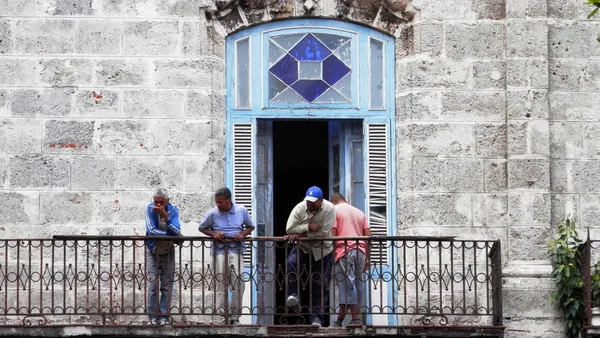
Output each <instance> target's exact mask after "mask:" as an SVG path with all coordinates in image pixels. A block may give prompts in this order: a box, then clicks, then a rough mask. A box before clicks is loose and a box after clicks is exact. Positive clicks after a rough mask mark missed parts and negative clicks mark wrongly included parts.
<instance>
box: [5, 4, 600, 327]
mask: <svg viewBox="0 0 600 338" xmlns="http://www.w3.org/2000/svg"><path fill="white" fill-rule="evenodd" d="M581 2H582V1H579V0H445V1H441V0H412V1H410V0H395V1H394V0H383V1H381V0H380V1H374V0H373V1H370V0H360V1H358V0H306V1H300V0H265V1H250V0H248V1H209V0H0V115H1V116H2V121H1V124H0V130H1V131H2V134H1V135H2V137H1V138H0V149H1V151H2V154H3V155H2V160H1V164H2V165H0V179H1V183H2V187H3V190H2V192H0V194H1V195H2V196H3V200H4V203H6V204H5V207H4V208H3V209H2V210H3V211H2V214H3V215H4V217H3V218H2V219H3V220H2V221H0V223H2V224H1V226H0V233H1V234H2V238H14V237H42V238H48V237H50V236H52V235H55V234H142V233H143V228H142V226H141V224H142V221H143V216H144V215H143V212H142V210H143V206H144V205H146V204H147V202H148V201H149V200H150V193H149V192H150V191H151V189H152V188H153V187H155V186H159V185H160V186H164V187H167V188H169V189H171V190H172V191H173V192H174V196H173V200H174V201H176V202H177V204H178V205H180V207H181V213H182V220H183V221H184V222H185V226H184V232H185V233H186V234H189V235H195V234H197V231H196V224H197V220H198V219H199V217H200V215H201V213H202V212H203V211H205V210H206V209H207V208H208V207H210V206H211V193H212V191H213V190H214V189H215V188H217V187H218V186H220V185H222V184H223V181H224V179H223V177H224V176H223V175H224V173H223V167H224V156H225V142H224V135H225V94H226V93H225V79H224V71H225V59H224V55H225V37H226V36H227V34H229V33H230V32H233V31H235V30H238V29H242V28H244V27H246V26H250V25H254V24H258V23H260V22H264V21H269V20H275V19H285V18H293V17H305V16H315V17H330V18H337V19H340V20H350V21H353V22H359V23H363V24H365V25H367V26H371V27H374V28H377V29H381V30H383V31H386V32H388V33H390V34H392V35H394V36H396V41H397V43H396V98H397V100H396V116H397V140H396V142H397V159H398V163H397V170H398V174H397V175H398V181H397V187H398V210H399V220H400V222H399V233H400V234H406V235H417V234H419V235H441V234H444V235H449V234H452V235H457V236H460V237H461V238H484V239H496V238H497V239H501V240H502V243H503V259H504V262H505V266H504V271H505V284H504V290H505V291H504V315H505V317H506V319H505V325H506V326H507V332H506V333H507V337H510V338H512V337H561V336H562V331H563V328H562V323H561V321H560V320H559V318H560V314H559V313H558V312H557V311H556V310H555V309H554V307H553V306H552V305H551V303H550V293H551V291H552V289H553V285H552V282H551V280H550V279H549V278H548V277H549V271H550V267H549V265H548V258H547V255H546V243H547V241H548V239H549V238H550V237H551V236H552V234H553V229H554V227H555V224H556V221H557V220H558V219H560V218H561V217H562V216H564V215H566V214H570V215H573V216H575V217H577V219H578V220H579V224H580V226H581V227H590V228H591V229H592V230H594V229H595V228H596V227H597V225H596V224H595V223H596V222H597V219H596V217H597V216H598V215H599V210H600V198H599V197H598V196H599V195H598V194H599V193H600V178H599V176H598V171H599V168H600V161H599V160H598V159H599V158H600V155H599V154H600V153H599V150H600V122H599V121H600V114H598V107H600V96H599V95H598V93H599V92H600V44H598V43H596V42H595V36H596V35H597V33H598V31H600V23H599V22H598V21H589V20H587V19H586V17H585V16H586V13H587V9H586V8H585V7H584V6H583V5H581ZM592 234H598V232H596V231H592Z"/></svg>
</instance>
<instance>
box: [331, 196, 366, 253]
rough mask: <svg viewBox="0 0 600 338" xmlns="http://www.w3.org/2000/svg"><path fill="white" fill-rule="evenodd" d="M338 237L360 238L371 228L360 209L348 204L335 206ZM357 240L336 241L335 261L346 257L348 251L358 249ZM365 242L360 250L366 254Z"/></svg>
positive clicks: (361, 244) (362, 242)
mask: <svg viewBox="0 0 600 338" xmlns="http://www.w3.org/2000/svg"><path fill="white" fill-rule="evenodd" d="M333 228H334V229H336V236H337V237H360V236H363V229H368V228H369V223H368V222H367V217H366V216H365V214H364V213H363V212H362V211H360V209H358V208H356V207H353V206H351V205H350V204H348V203H344V202H342V203H339V204H337V205H336V206H335V223H334V224H333ZM356 244H357V241H356V240H348V241H336V243H335V255H334V257H335V261H336V262H337V261H338V260H339V259H340V258H342V257H344V255H345V254H346V252H347V251H350V250H352V249H354V248H356ZM366 246H367V245H366V243H365V241H360V242H359V246H358V249H359V250H360V251H362V252H363V253H366Z"/></svg>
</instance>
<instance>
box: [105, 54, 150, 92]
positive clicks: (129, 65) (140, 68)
mask: <svg viewBox="0 0 600 338" xmlns="http://www.w3.org/2000/svg"><path fill="white" fill-rule="evenodd" d="M96 67H97V73H96V74H97V75H96V76H97V84H98V85H100V86H109V87H112V86H139V85H144V84H146V82H147V81H148V73H149V69H150V66H149V65H148V63H147V60H141V59H109V60H101V61H98V62H97V66H96Z"/></svg>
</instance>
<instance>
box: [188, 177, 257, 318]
mask: <svg viewBox="0 0 600 338" xmlns="http://www.w3.org/2000/svg"><path fill="white" fill-rule="evenodd" d="M215 204H216V206H215V207H214V208H212V209H210V210H209V211H208V212H207V213H206V215H204V218H203V219H202V222H201V223H200V226H199V230H200V232H202V233H203V234H205V235H207V236H210V237H212V238H214V239H215V240H216V242H215V243H214V245H213V246H212V253H213V259H214V267H215V277H214V278H215V282H216V283H215V284H216V285H215V292H216V295H215V297H216V298H215V310H216V311H215V312H217V313H219V314H221V315H222V316H223V317H225V305H224V303H225V297H227V294H226V293H225V284H224V283H225V278H224V276H228V279H227V282H228V285H229V289H230V290H231V293H232V301H231V306H229V309H228V311H227V312H228V314H229V322H227V318H226V317H225V318H224V319H223V324H232V325H237V324H239V318H240V314H241V312H242V308H241V305H242V298H243V297H244V287H245V285H244V281H243V280H242V276H241V273H242V269H243V268H244V267H243V259H242V254H243V253H244V252H245V251H246V245H245V243H244V242H242V239H244V237H246V236H248V235H249V234H251V233H252V231H253V230H254V223H253V222H252V218H251V217H250V214H249V213H248V210H247V209H246V208H245V207H244V206H243V205H241V204H235V203H233V201H232V200H231V191H230V190H229V189H228V188H220V189H219V190H217V191H216V192H215Z"/></svg>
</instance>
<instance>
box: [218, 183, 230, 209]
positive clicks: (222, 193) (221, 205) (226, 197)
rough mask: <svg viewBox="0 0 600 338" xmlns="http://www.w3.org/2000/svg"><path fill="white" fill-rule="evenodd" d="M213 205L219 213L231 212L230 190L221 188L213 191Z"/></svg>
mask: <svg viewBox="0 0 600 338" xmlns="http://www.w3.org/2000/svg"><path fill="white" fill-rule="evenodd" d="M215 204H216V205H217V208H218V209H219V211H229V210H231V190H229V188H226V187H223V188H219V189H218V190H217V191H215Z"/></svg>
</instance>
